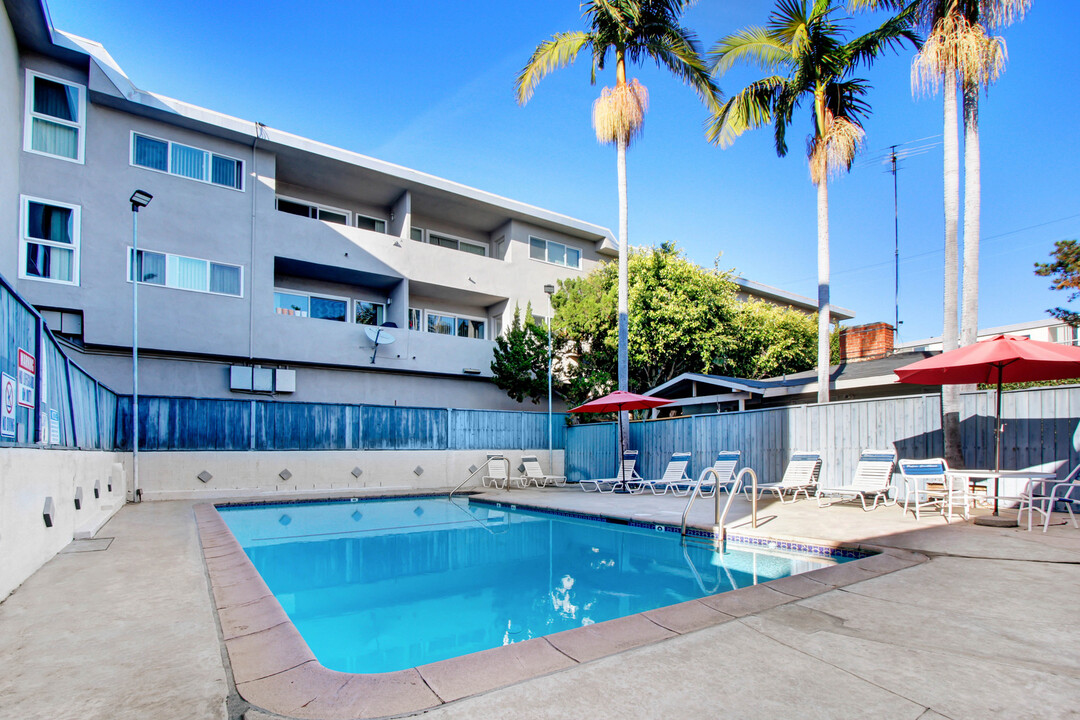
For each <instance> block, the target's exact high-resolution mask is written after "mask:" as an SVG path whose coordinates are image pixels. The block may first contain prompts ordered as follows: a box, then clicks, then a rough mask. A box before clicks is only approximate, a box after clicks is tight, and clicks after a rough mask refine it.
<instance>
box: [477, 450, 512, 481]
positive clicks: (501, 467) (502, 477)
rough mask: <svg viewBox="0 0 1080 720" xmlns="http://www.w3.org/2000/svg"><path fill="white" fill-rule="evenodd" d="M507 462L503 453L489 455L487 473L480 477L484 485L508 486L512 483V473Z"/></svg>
mask: <svg viewBox="0 0 1080 720" xmlns="http://www.w3.org/2000/svg"><path fill="white" fill-rule="evenodd" d="M506 468H507V463H506V462H505V459H504V458H503V456H502V455H488V459H487V475H484V476H483V477H482V478H480V483H481V484H482V485H483V486H484V487H494V488H506V487H509V485H510V475H509V474H508V473H507V471H506Z"/></svg>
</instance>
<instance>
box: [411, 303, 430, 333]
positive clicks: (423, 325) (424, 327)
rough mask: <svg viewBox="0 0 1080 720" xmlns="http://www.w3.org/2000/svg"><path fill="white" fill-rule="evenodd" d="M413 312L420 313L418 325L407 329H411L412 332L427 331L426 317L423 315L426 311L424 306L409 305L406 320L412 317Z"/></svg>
mask: <svg viewBox="0 0 1080 720" xmlns="http://www.w3.org/2000/svg"><path fill="white" fill-rule="evenodd" d="M413 312H418V313H420V327H418V328H417V329H415V330H413V329H412V328H411V327H410V328H407V329H408V330H412V332H427V319H426V316H425V315H424V313H425V312H426V311H425V310H424V308H418V307H410V308H409V314H408V317H407V318H406V322H408V320H411V319H412V314H413Z"/></svg>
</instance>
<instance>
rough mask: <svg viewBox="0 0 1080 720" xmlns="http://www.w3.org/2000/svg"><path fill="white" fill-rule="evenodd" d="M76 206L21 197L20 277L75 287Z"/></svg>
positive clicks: (77, 217)
mask: <svg viewBox="0 0 1080 720" xmlns="http://www.w3.org/2000/svg"><path fill="white" fill-rule="evenodd" d="M80 212H81V209H80V208H79V206H78V205H68V204H66V203H60V202H55V201H53V200H41V199H38V198H32V197H26V196H23V197H22V243H21V245H20V249H21V252H22V261H21V262H20V270H21V272H20V273H19V276H20V277H24V278H33V279H35V280H50V281H52V282H58V283H68V284H70V285H78V284H79V227H80Z"/></svg>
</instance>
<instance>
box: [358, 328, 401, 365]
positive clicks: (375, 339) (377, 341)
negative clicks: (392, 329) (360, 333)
mask: <svg viewBox="0 0 1080 720" xmlns="http://www.w3.org/2000/svg"><path fill="white" fill-rule="evenodd" d="M364 334H365V335H367V336H368V340H370V341H371V344H372V346H373V347H374V349H373V350H372V351H371V364H372V365H374V364H375V356H376V355H377V354H378V352H379V346H380V345H389V344H390V343H392V342H394V336H393V335H391V334H390V333H388V332H387V331H386V330H385V329H384V328H381V327H378V328H373V327H366V328H364Z"/></svg>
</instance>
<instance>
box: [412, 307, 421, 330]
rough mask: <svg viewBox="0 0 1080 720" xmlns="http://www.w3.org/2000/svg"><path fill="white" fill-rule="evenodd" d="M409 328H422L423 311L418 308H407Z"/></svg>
mask: <svg viewBox="0 0 1080 720" xmlns="http://www.w3.org/2000/svg"><path fill="white" fill-rule="evenodd" d="M409 329H410V330H423V329H424V311H423V310H420V309H419V308H409Z"/></svg>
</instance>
